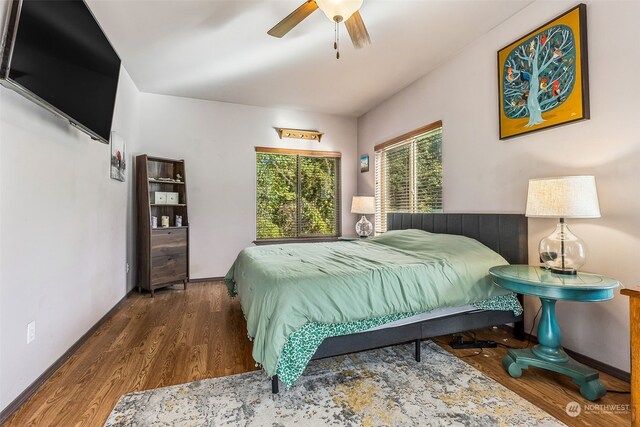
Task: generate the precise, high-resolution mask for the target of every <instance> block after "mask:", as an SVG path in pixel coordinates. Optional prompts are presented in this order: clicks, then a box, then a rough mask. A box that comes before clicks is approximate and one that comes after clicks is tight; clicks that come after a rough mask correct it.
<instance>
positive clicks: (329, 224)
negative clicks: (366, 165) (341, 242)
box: [256, 147, 340, 240]
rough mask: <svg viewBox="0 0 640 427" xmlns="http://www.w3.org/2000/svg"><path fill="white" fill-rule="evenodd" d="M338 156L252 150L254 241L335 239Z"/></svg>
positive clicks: (314, 152) (338, 205) (322, 152)
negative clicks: (254, 177)
mask: <svg viewBox="0 0 640 427" xmlns="http://www.w3.org/2000/svg"><path fill="white" fill-rule="evenodd" d="M339 230H340V153H335V152H326V151H297V150H282V149H274V148H262V147H256V238H257V240H264V239H288V238H309V237H333V236H339Z"/></svg>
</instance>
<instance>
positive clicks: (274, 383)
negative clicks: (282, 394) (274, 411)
mask: <svg viewBox="0 0 640 427" xmlns="http://www.w3.org/2000/svg"><path fill="white" fill-rule="evenodd" d="M278 391H279V390H278V376H277V375H274V376H272V377H271V393H273V394H278Z"/></svg>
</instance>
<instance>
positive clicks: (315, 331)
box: [225, 214, 527, 393]
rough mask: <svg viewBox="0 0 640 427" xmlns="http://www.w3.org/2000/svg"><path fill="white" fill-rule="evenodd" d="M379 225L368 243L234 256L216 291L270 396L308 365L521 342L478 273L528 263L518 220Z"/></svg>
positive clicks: (514, 316)
mask: <svg viewBox="0 0 640 427" xmlns="http://www.w3.org/2000/svg"><path fill="white" fill-rule="evenodd" d="M387 224H388V230H389V231H390V232H389V233H385V234H384V235H382V236H379V237H376V238H374V239H370V240H369V241H356V242H334V243H317V244H287V245H273V246H272V247H270V248H269V247H261V248H262V249H258V248H248V249H245V250H244V251H243V252H241V253H240V254H239V256H238V259H236V262H235V263H234V266H232V268H231V269H230V271H229V273H228V274H227V277H226V278H225V281H226V282H227V285H228V286H229V291H230V293H232V294H233V293H236V292H237V293H238V295H239V297H240V302H241V305H242V308H243V312H244V314H245V317H246V318H247V326H248V332H249V336H250V338H253V339H254V340H255V341H254V352H253V356H254V359H255V360H256V361H257V362H258V363H259V364H260V365H261V366H262V367H263V369H264V370H265V372H266V373H267V375H268V376H270V377H271V378H272V389H273V392H274V393H277V392H278V384H279V379H280V380H281V381H282V382H283V383H284V384H285V385H287V386H290V385H291V384H292V383H293V382H294V381H295V379H296V378H297V377H298V376H299V375H301V374H302V371H303V370H304V368H305V367H306V364H307V363H308V361H309V360H312V359H319V358H324V357H331V356H336V355H340V354H346V353H352V352H358V351H363V350H368V349H372V348H377V347H382V346H388V345H394V344H399V343H404V342H408V341H414V342H415V343H416V360H420V345H419V343H420V340H422V339H425V338H431V337H435V336H440V335H446V334H451V333H456V332H462V331H467V330H472V329H479V328H485V327H490V326H497V325H503V324H507V323H513V324H514V331H515V335H516V337H517V338H520V339H521V338H522V337H523V335H524V330H523V326H522V319H523V315H522V309H521V307H520V305H519V304H518V303H517V301H516V298H515V297H514V296H513V295H511V294H507V293H506V292H505V291H504V290H502V289H500V288H498V287H496V286H494V285H493V284H492V283H491V282H490V279H488V274H487V271H486V270H488V267H490V266H492V264H493V265H499V264H504V263H507V262H508V263H526V262H527V224H526V219H525V217H524V216H523V215H513V214H390V215H389V216H388V219H387ZM397 230H407V231H402V232H401V231H397ZM417 230H422V231H417ZM425 232H427V233H425ZM432 233H436V234H432ZM461 236H466V237H461ZM467 237H469V238H472V239H475V240H470V239H467ZM478 242H480V243H478ZM487 247H488V248H490V249H492V250H493V252H492V251H490V250H488V249H487ZM436 252H437V254H436ZM516 306H517V307H516Z"/></svg>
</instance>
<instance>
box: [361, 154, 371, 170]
mask: <svg viewBox="0 0 640 427" xmlns="http://www.w3.org/2000/svg"><path fill="white" fill-rule="evenodd" d="M362 172H369V155H368V154H365V155H362V156H360V173H362Z"/></svg>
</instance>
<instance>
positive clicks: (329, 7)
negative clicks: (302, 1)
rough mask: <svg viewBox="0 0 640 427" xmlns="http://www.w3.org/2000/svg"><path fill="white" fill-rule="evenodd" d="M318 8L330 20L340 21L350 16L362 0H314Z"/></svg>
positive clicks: (358, 7)
mask: <svg viewBox="0 0 640 427" xmlns="http://www.w3.org/2000/svg"><path fill="white" fill-rule="evenodd" d="M315 1H316V3H317V4H318V7H319V8H320V10H322V11H323V12H324V14H325V15H327V18H329V20H330V21H332V22H342V21H346V20H347V19H349V18H351V15H353V14H354V13H355V12H356V11H358V10H359V9H360V7H361V6H362V2H363V0H315Z"/></svg>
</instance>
